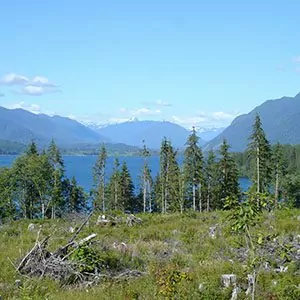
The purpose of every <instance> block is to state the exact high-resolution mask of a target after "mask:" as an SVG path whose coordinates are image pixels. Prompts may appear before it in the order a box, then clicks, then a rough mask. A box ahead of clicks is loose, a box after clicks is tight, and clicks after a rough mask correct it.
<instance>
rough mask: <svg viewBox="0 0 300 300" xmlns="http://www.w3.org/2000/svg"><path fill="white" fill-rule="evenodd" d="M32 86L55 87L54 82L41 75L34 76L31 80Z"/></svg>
mask: <svg viewBox="0 0 300 300" xmlns="http://www.w3.org/2000/svg"><path fill="white" fill-rule="evenodd" d="M31 85H32V86H37V87H56V84H54V83H51V82H50V81H49V79H48V78H46V77H43V76H36V77H34V78H33V79H32V80H31Z"/></svg>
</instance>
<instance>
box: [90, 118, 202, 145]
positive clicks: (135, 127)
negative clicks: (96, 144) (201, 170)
mask: <svg viewBox="0 0 300 300" xmlns="http://www.w3.org/2000/svg"><path fill="white" fill-rule="evenodd" d="M94 130H96V131H97V132H98V133H99V134H100V135H102V136H105V137H106V138H108V139H109V140H110V141H111V142H113V143H124V144H127V145H132V146H142V141H143V140H144V141H145V143H146V145H147V147H148V148H150V149H159V148H160V145H161V141H162V139H163V138H164V137H166V138H168V139H170V140H171V141H172V144H173V146H174V147H176V148H183V146H184V144H185V142H186V140H187V137H188V136H189V134H190V131H189V130H187V129H186V128H184V127H181V126H180V125H177V124H174V123H171V122H166V121H138V120H132V121H128V122H124V123H119V124H114V125H108V126H106V127H100V128H98V129H95V127H94ZM202 144H204V142H202Z"/></svg>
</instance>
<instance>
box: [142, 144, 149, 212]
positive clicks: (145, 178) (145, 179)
mask: <svg viewBox="0 0 300 300" xmlns="http://www.w3.org/2000/svg"><path fill="white" fill-rule="evenodd" d="M141 155H142V157H143V158H144V164H143V169H142V193H143V211H144V212H146V210H147V206H148V211H150V212H151V206H152V203H151V188H152V178H151V170H150V168H149V164H148V158H149V156H150V151H149V150H148V149H147V147H146V145H145V141H143V149H142V152H141ZM147 200H148V201H147ZM147 202H148V205H147Z"/></svg>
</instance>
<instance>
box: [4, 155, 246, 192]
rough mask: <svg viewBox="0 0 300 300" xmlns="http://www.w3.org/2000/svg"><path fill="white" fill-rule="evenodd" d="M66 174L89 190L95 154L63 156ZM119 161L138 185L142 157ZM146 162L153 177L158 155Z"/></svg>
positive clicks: (8, 163)
mask: <svg viewBox="0 0 300 300" xmlns="http://www.w3.org/2000/svg"><path fill="white" fill-rule="evenodd" d="M16 158H17V156H12V155H3V156H0V167H4V166H5V167H10V166H11V164H12V163H13V161H14V160H15V159H16ZM63 158H64V162H65V169H66V176H67V177H69V178H71V177H72V176H75V178H76V179H77V182H78V184H80V185H81V186H82V187H83V188H84V189H85V190H86V191H89V190H90V189H91V187H92V185H93V175H92V169H93V165H94V164H95V162H96V159H97V157H96V156H64V157H63ZM118 158H119V160H120V163H121V164H122V162H123V161H126V163H127V166H128V169H129V171H130V173H131V176H132V180H133V183H134V185H135V187H138V186H139V176H140V174H141V169H142V166H143V162H144V160H143V158H142V157H131V156H125V157H118ZM114 160H115V157H109V158H108V160H107V167H106V170H107V171H106V177H107V178H109V177H110V175H111V174H112V170H113V163H114ZM181 162H182V158H179V163H181ZM148 163H149V165H150V168H151V171H152V176H153V177H154V176H155V175H156V174H157V173H158V172H159V157H158V156H152V157H150V158H149V159H148ZM239 181H240V186H241V189H242V190H243V191H245V190H247V189H248V188H249V186H250V184H251V183H250V181H249V179H248V178H240V180H239Z"/></svg>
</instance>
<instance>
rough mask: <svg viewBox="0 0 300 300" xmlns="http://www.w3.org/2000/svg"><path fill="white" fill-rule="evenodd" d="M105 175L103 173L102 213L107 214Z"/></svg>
mask: <svg viewBox="0 0 300 300" xmlns="http://www.w3.org/2000/svg"><path fill="white" fill-rule="evenodd" d="M105 210H106V208H105V173H104V172H103V177H102V211H103V212H105Z"/></svg>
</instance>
